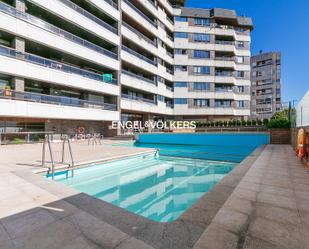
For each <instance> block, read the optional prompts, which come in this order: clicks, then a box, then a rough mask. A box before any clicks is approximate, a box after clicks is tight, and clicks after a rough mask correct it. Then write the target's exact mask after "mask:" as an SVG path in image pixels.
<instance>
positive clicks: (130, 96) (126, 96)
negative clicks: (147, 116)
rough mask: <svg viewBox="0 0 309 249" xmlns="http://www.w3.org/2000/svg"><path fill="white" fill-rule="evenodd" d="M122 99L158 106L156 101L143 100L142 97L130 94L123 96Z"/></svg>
mask: <svg viewBox="0 0 309 249" xmlns="http://www.w3.org/2000/svg"><path fill="white" fill-rule="evenodd" d="M121 97H122V98H125V99H131V100H136V101H141V102H145V103H149V104H153V105H156V104H157V103H156V101H154V100H152V99H146V98H142V97H138V96H134V95H129V94H124V93H123V94H121Z"/></svg>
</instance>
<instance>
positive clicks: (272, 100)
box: [251, 52, 282, 119]
mask: <svg viewBox="0 0 309 249" xmlns="http://www.w3.org/2000/svg"><path fill="white" fill-rule="evenodd" d="M251 84H252V85H251V100H252V101H251V115H252V118H259V119H270V118H271V117H272V116H273V115H274V114H275V113H276V112H278V111H281V109H282V104H281V53H280V52H268V53H262V52H261V53H260V54H258V55H255V56H253V57H252V58H251Z"/></svg>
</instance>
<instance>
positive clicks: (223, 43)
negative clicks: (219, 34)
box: [215, 40, 235, 45]
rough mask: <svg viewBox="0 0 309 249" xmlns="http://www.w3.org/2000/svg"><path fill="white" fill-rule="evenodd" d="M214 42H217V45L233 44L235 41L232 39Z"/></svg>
mask: <svg viewBox="0 0 309 249" xmlns="http://www.w3.org/2000/svg"><path fill="white" fill-rule="evenodd" d="M215 43H216V44H219V45H235V42H234V41H222V40H216V41H215Z"/></svg>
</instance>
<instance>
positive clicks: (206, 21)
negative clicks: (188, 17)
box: [194, 18, 210, 26]
mask: <svg viewBox="0 0 309 249" xmlns="http://www.w3.org/2000/svg"><path fill="white" fill-rule="evenodd" d="M194 24H195V25H196V26H209V24H210V20H209V19H207V18H194Z"/></svg>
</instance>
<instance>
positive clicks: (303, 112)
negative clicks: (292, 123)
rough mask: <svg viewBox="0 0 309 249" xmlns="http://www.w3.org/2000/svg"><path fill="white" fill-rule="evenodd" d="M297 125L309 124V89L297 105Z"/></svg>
mask: <svg viewBox="0 0 309 249" xmlns="http://www.w3.org/2000/svg"><path fill="white" fill-rule="evenodd" d="M296 126H297V127H304V126H309V91H308V92H307V93H306V95H305V96H304V97H303V99H302V100H301V101H300V102H299V103H298V105H297V106H296Z"/></svg>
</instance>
